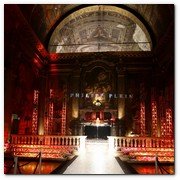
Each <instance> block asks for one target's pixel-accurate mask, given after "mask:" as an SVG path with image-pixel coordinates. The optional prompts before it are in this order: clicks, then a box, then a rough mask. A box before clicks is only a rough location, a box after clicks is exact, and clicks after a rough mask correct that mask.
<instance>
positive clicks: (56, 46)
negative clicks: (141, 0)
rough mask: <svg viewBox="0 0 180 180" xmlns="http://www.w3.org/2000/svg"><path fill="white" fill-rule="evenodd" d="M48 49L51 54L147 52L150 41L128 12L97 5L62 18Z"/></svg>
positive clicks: (149, 48)
mask: <svg viewBox="0 0 180 180" xmlns="http://www.w3.org/2000/svg"><path fill="white" fill-rule="evenodd" d="M48 50H49V52H51V53H69V52H106V51H150V50H151V38H150V36H149V34H148V31H147V30H146V28H145V27H144V25H143V24H142V23H141V22H140V21H139V19H138V18H136V17H135V16H134V15H133V14H131V13H130V12H128V11H126V10H123V9H121V8H118V7H115V6H106V5H97V6H90V7H86V8H82V9H80V10H78V11H76V12H74V13H72V14H70V15H69V16H68V17H67V18H65V19H64V20H63V21H62V22H61V23H60V24H59V25H58V26H57V27H56V29H55V31H54V32H53V34H52V36H51V39H50V42H49V46H48Z"/></svg>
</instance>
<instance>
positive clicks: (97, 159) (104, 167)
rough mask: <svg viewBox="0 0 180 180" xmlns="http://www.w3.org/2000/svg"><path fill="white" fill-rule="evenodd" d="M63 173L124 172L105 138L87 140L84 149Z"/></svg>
mask: <svg viewBox="0 0 180 180" xmlns="http://www.w3.org/2000/svg"><path fill="white" fill-rule="evenodd" d="M63 174H124V172H123V170H122V168H121V167H120V166H119V164H118V162H117V161H116V159H115V157H114V155H113V154H112V152H109V150H108V142H107V141H106V140H87V141H86V148H85V150H84V151H83V152H82V153H80V154H79V156H78V158H76V160H75V161H74V162H73V163H72V164H71V165H70V166H69V167H68V168H67V169H66V171H65V172H64V173H63Z"/></svg>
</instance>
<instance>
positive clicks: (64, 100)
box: [61, 86, 67, 135]
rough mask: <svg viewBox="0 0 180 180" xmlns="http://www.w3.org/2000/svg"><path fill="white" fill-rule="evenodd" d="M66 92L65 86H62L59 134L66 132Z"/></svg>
mask: <svg viewBox="0 0 180 180" xmlns="http://www.w3.org/2000/svg"><path fill="white" fill-rule="evenodd" d="M66 92H67V87H66V86H65V87H64V99H63V107H62V124H61V134H62V135H65V134H66Z"/></svg>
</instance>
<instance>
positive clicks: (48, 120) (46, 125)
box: [44, 89, 54, 134]
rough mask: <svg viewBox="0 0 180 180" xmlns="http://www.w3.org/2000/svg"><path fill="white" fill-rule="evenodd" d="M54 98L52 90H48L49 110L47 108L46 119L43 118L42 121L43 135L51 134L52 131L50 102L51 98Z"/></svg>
mask: <svg viewBox="0 0 180 180" xmlns="http://www.w3.org/2000/svg"><path fill="white" fill-rule="evenodd" d="M53 96H54V90H53V89H50V90H49V98H50V102H49V108H48V117H46V118H45V121H44V132H45V134H52V129H53V108H54V104H53V102H52V98H53Z"/></svg>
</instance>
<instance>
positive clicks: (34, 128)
mask: <svg viewBox="0 0 180 180" xmlns="http://www.w3.org/2000/svg"><path fill="white" fill-rule="evenodd" d="M38 98H39V91H38V90H34V101H33V104H34V108H33V115H32V134H37V121H38Z"/></svg>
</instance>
